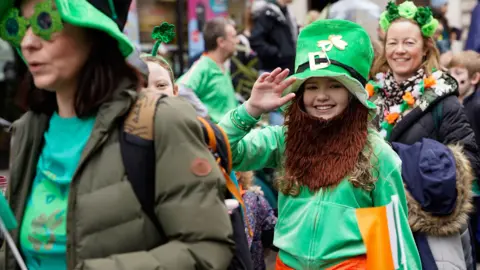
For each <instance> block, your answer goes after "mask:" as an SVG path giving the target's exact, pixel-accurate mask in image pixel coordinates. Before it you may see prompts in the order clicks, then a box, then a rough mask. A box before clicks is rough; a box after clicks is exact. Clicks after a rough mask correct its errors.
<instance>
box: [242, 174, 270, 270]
mask: <svg viewBox="0 0 480 270" xmlns="http://www.w3.org/2000/svg"><path fill="white" fill-rule="evenodd" d="M237 178H238V183H239V185H240V192H241V194H242V197H243V200H244V202H245V207H246V208H247V209H246V212H247V216H246V217H245V218H246V219H248V222H245V224H250V227H251V228H252V229H253V236H250V234H249V232H248V228H247V226H246V225H245V233H246V235H247V240H248V246H249V247H250V253H251V255H252V260H253V265H254V269H256V270H265V269H266V264H265V250H266V249H267V248H269V247H270V246H271V245H272V244H273V231H274V228H275V224H277V217H276V216H275V213H274V211H273V209H272V207H270V205H269V203H268V202H267V200H266V199H265V198H264V196H263V192H262V190H261V189H260V187H258V186H254V185H252V181H253V172H252V171H248V172H237Z"/></svg>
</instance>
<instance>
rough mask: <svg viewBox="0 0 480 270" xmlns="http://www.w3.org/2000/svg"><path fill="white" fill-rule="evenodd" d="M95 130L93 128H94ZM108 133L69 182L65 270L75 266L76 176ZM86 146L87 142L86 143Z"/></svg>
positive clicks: (107, 134) (107, 135)
mask: <svg viewBox="0 0 480 270" xmlns="http://www.w3.org/2000/svg"><path fill="white" fill-rule="evenodd" d="M94 129H95V127H94ZM108 137H109V133H108V132H105V133H104V134H103V136H102V138H101V139H100V140H99V141H97V143H96V144H95V145H94V146H93V148H92V149H91V150H90V151H89V152H88V153H86V154H85V155H84V156H83V157H82V158H81V160H80V162H79V163H78V166H77V169H76V170H75V173H74V174H73V176H72V181H71V182H70V194H69V196H68V205H67V251H66V252H67V260H68V261H67V266H68V267H67V269H70V270H73V269H75V265H76V254H75V253H74V250H73V246H74V245H75V226H74V225H73V222H72V221H74V220H75V216H74V206H75V204H76V197H77V196H76V185H75V184H76V181H75V180H76V179H77V177H78V174H79V173H80V171H81V170H82V169H83V167H84V166H85V164H86V162H87V161H88V160H89V159H90V157H91V156H92V155H93V154H94V153H95V152H96V151H97V150H98V149H99V148H100V147H101V146H102V145H103V144H104V143H105V142H106V141H107V139H108ZM87 145H88V142H87Z"/></svg>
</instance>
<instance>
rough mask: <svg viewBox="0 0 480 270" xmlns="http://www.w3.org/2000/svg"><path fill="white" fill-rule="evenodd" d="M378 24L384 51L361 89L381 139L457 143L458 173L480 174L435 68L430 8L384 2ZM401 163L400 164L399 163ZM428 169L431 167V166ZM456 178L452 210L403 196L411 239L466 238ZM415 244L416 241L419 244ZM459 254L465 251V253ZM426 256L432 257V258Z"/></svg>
mask: <svg viewBox="0 0 480 270" xmlns="http://www.w3.org/2000/svg"><path fill="white" fill-rule="evenodd" d="M380 26H381V28H382V29H383V31H385V33H386V36H385V39H384V44H383V45H384V49H383V51H382V52H381V55H380V56H379V57H378V59H377V60H376V61H375V63H374V67H373V70H374V71H373V72H374V73H375V74H376V75H375V81H371V82H370V83H369V84H367V86H366V89H367V91H368V93H369V95H370V100H371V101H372V102H373V103H375V104H376V105H377V108H378V112H377V116H378V126H379V128H380V133H381V134H382V136H383V137H384V138H385V139H386V140H387V141H389V142H391V143H401V144H406V145H413V144H415V143H418V142H421V141H422V139H433V140H436V141H438V142H440V143H442V144H444V145H457V144H458V145H461V146H462V147H463V150H462V152H463V154H465V155H466V156H467V157H468V159H461V160H456V162H457V163H459V165H462V166H460V167H461V168H464V170H462V172H468V171H470V170H472V169H473V172H474V174H476V175H477V176H478V175H480V174H479V173H480V162H479V156H478V149H477V145H476V142H475V137H474V133H473V131H472V129H471V128H470V125H469V124H468V120H467V117H466V115H465V113H464V111H463V108H462V106H461V104H460V103H459V102H458V100H457V97H456V95H457V92H458V84H457V82H456V81H455V79H453V78H452V77H451V76H449V75H448V74H447V73H445V72H443V71H442V70H440V65H439V53H438V50H437V48H436V47H435V42H434V40H433V39H432V36H433V35H434V34H435V31H436V29H437V26H438V21H437V20H436V19H434V18H433V16H432V12H431V11H430V9H429V8H427V7H416V6H415V5H414V4H413V3H412V2H410V1H406V2H404V3H402V4H400V5H399V6H397V5H395V4H394V3H392V2H390V3H389V4H388V6H387V9H386V11H385V12H384V13H382V15H381V17H380ZM407 162H408V160H404V163H407ZM429 166H432V169H435V166H434V164H430V165H429ZM462 175H465V174H463V173H462V174H458V173H457V179H456V191H457V192H455V194H451V196H453V197H454V200H452V203H454V204H455V208H453V209H454V210H452V209H450V207H449V205H447V204H446V203H445V204H444V206H445V207H444V208H443V209H442V210H438V211H436V213H431V212H429V211H426V210H425V209H426V208H425V207H424V205H420V206H419V204H421V202H419V201H417V200H414V199H412V197H411V196H407V199H409V201H408V202H409V221H410V226H411V227H412V230H413V232H414V235H415V236H418V235H421V234H426V235H428V236H429V238H428V240H429V241H430V240H431V239H433V238H435V237H440V236H441V237H443V236H450V237H453V239H457V238H455V237H457V236H458V238H459V237H460V235H463V236H465V238H464V239H466V238H468V230H466V228H467V220H468V219H467V217H468V213H469V211H470V210H471V204H470V200H471V196H472V194H471V179H470V178H469V177H461V176H462ZM467 175H468V173H467ZM404 177H405V176H404ZM407 190H408V187H407ZM407 195H408V192H407ZM442 195H446V194H442ZM444 239H446V238H444ZM416 240H417V243H419V241H420V240H419V239H418V238H416ZM427 246H428V245H427ZM437 246H438V245H437ZM466 246H469V244H467V245H466ZM444 247H448V244H447V243H446V245H445V246H444ZM450 247H451V246H450ZM460 249H461V248H460ZM444 251H445V250H444ZM432 252H433V257H434V258H433V259H435V260H438V261H440V260H443V259H445V260H448V259H451V260H453V257H454V256H455V255H456V254H459V253H458V252H450V253H449V252H445V253H446V254H447V255H445V257H443V255H442V254H440V253H437V254H436V252H438V250H435V251H433V250H432ZM427 253H431V252H430V251H429V252H427ZM420 254H421V255H422V262H425V259H426V258H425V257H424V255H425V253H423V252H422V250H420ZM465 255H466V256H468V255H470V253H469V252H468V251H467V252H465ZM428 257H429V258H430V259H432V256H428ZM460 257H461V256H460ZM469 260H470V259H469V258H468V259H467V261H469ZM463 264H464V265H465V263H463ZM448 269H450V268H448ZM459 269H462V268H459Z"/></svg>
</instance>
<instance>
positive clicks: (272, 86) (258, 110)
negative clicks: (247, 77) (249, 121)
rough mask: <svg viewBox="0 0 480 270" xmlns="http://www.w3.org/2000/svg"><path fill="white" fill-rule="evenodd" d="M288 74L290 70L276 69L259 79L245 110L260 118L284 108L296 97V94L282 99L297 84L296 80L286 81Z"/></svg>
mask: <svg viewBox="0 0 480 270" xmlns="http://www.w3.org/2000/svg"><path fill="white" fill-rule="evenodd" d="M288 73H289V70H288V69H284V70H282V69H281V68H276V69H275V70H274V71H272V72H271V73H263V74H262V75H261V76H260V77H259V78H258V79H257V81H256V82H255V84H254V85H253V88H252V92H251V94H250V98H249V99H248V100H247V102H246V103H245V108H246V109H247V112H248V113H249V114H250V115H251V116H253V117H255V118H258V117H260V116H261V115H262V114H263V113H266V112H270V111H273V110H275V109H277V108H279V107H281V106H283V105H284V104H286V103H287V102H289V101H290V100H292V99H293V98H294V97H295V94H294V93H290V94H288V95H285V96H284V97H282V93H283V91H285V89H286V88H287V87H289V86H290V85H292V83H294V82H295V78H289V79H286V80H285V78H286V77H287V76H288Z"/></svg>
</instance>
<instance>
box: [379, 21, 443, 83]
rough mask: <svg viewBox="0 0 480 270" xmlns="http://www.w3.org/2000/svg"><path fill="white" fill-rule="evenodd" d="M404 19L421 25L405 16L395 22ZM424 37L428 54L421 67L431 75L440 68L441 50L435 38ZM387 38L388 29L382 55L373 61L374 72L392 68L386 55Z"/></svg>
mask: <svg viewBox="0 0 480 270" xmlns="http://www.w3.org/2000/svg"><path fill="white" fill-rule="evenodd" d="M402 21H407V22H410V23H412V24H414V25H416V26H417V27H419V26H418V24H417V23H416V22H415V21H413V20H409V19H405V18H399V19H397V20H395V21H394V22H393V23H396V22H402ZM393 23H392V24H393ZM419 28H420V27H419ZM422 37H423V50H424V52H425V53H426V55H425V58H424V61H423V62H422V64H421V65H420V67H423V68H424V69H425V73H426V74H427V75H431V73H432V70H433V69H437V70H440V52H439V51H438V49H437V46H436V45H435V41H434V40H433V38H431V37H425V36H422ZM387 39H388V30H387V31H386V33H385V39H384V40H383V49H382V51H381V53H380V55H379V56H378V58H377V59H375V62H374V63H373V67H372V72H371V73H372V74H377V73H379V72H387V71H388V70H389V69H390V67H389V65H388V62H387V57H386V55H385V47H386V46H385V44H386V42H387Z"/></svg>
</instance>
